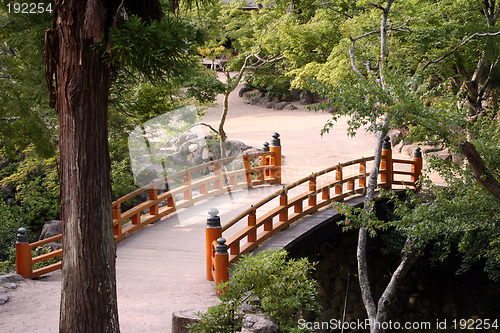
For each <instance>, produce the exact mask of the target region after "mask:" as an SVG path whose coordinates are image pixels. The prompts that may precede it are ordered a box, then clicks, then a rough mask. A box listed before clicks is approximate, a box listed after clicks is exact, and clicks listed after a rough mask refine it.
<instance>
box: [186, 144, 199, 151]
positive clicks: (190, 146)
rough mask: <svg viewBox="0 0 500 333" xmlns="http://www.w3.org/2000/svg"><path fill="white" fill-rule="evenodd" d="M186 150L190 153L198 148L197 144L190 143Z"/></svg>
mask: <svg viewBox="0 0 500 333" xmlns="http://www.w3.org/2000/svg"><path fill="white" fill-rule="evenodd" d="M188 150H189V152H190V153H194V152H195V151H197V150H198V145H197V144H196V143H192V144H190V145H189V146H188Z"/></svg>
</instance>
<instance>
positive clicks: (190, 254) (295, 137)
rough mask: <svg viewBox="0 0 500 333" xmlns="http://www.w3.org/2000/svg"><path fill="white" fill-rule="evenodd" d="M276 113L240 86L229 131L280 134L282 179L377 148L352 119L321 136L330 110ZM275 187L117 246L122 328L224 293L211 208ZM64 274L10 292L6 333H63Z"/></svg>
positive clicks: (256, 137) (258, 142)
mask: <svg viewBox="0 0 500 333" xmlns="http://www.w3.org/2000/svg"><path fill="white" fill-rule="evenodd" d="M296 106H297V107H298V109H297V110H293V111H290V110H286V111H276V110H271V109H265V108H262V107H258V106H253V105H249V104H246V103H245V102H244V101H243V100H242V99H240V98H239V97H238V93H237V91H235V92H234V93H233V94H232V95H231V97H230V110H229V115H228V119H227V123H226V127H225V130H226V132H227V134H228V137H229V138H230V139H233V140H240V141H243V142H245V143H246V144H248V145H252V146H257V147H261V146H262V144H263V143H264V142H265V141H270V139H271V137H270V136H271V134H272V133H273V132H278V133H280V135H281V143H282V154H283V155H284V157H285V160H284V165H283V182H284V183H288V182H290V181H293V180H296V179H299V178H302V177H303V176H305V175H308V174H310V173H311V172H314V171H318V170H321V169H323V168H325V167H327V166H331V165H334V164H337V163H340V162H343V161H348V160H352V159H356V158H359V157H362V156H369V155H372V154H373V147H374V144H375V142H374V141H375V140H374V137H373V135H371V134H369V133H365V132H363V133H359V134H358V135H357V136H356V137H354V138H350V137H348V136H347V135H346V133H347V122H346V119H341V120H340V122H339V123H338V124H337V126H335V127H334V128H333V129H332V131H331V133H330V134H326V135H325V136H324V137H321V136H320V131H321V128H322V127H323V125H324V124H325V123H326V121H327V120H328V119H329V117H330V116H329V114H327V113H315V112H312V111H307V110H306V109H305V108H304V107H303V106H300V105H298V104H296ZM221 109H222V108H221V107H220V106H219V107H217V108H210V109H208V110H207V113H206V115H205V117H204V119H203V121H204V122H206V123H210V124H211V125H213V126H217V125H218V120H219V118H220V114H221ZM267 193H269V192H267V191H265V192H263V191H262V190H258V189H255V190H254V191H251V192H249V195H248V196H245V197H244V198H240V200H237V202H231V201H229V200H228V198H227V197H221V198H217V199H214V201H210V202H209V203H207V204H204V205H202V206H200V207H198V208H196V207H194V208H190V209H189V210H190V218H191V220H189V221H188V220H185V219H182V221H179V219H178V218H175V217H173V218H170V219H167V220H163V221H160V222H158V223H157V224H155V225H153V226H151V227H148V228H145V230H143V231H141V232H139V233H137V234H136V235H133V236H132V237H130V238H128V239H126V240H125V241H123V242H122V243H120V244H119V245H118V253H117V288H118V307H119V316H120V327H121V332H123V333H138V332H148V333H149V332H170V330H171V316H172V312H174V311H178V310H185V309H189V308H195V309H200V310H201V309H205V308H206V307H208V306H210V305H212V304H215V303H216V302H217V298H216V296H215V293H214V289H213V283H211V282H209V281H206V279H205V263H204V260H205V254H204V249H205V248H204V247H205V244H204V231H203V229H204V226H205V223H206V216H207V214H206V212H207V210H208V209H209V208H211V207H217V208H218V209H219V210H220V211H221V219H222V221H227V220H229V218H230V217H231V215H235V214H236V213H237V212H238V211H240V210H239V207H245V208H247V207H248V205H249V204H250V203H251V202H254V201H257V198H261V197H262V196H264V195H265V194H267ZM60 282H61V273H60V272H54V273H51V274H49V275H48V276H45V277H43V278H41V279H39V280H25V281H23V282H21V283H20V284H19V286H18V288H17V289H16V290H12V291H10V292H9V297H10V300H9V302H8V303H6V304H5V305H2V306H0V332H20V331H26V332H57V331H58V316H59V299H60Z"/></svg>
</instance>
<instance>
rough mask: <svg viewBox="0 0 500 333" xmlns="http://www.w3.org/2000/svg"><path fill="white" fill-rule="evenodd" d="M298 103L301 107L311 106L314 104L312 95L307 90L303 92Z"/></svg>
mask: <svg viewBox="0 0 500 333" xmlns="http://www.w3.org/2000/svg"><path fill="white" fill-rule="evenodd" d="M299 103H300V104H302V105H309V104H313V103H314V97H313V94H312V93H311V92H310V91H308V90H304V91H303V92H301V93H300V99H299Z"/></svg>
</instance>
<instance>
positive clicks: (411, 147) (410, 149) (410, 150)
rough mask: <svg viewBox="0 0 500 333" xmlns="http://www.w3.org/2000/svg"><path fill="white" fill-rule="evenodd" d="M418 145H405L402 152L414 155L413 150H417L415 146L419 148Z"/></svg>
mask: <svg viewBox="0 0 500 333" xmlns="http://www.w3.org/2000/svg"><path fill="white" fill-rule="evenodd" d="M417 147H418V145H404V146H403V147H402V148H401V154H403V155H407V156H413V152H414V151H415V148H417Z"/></svg>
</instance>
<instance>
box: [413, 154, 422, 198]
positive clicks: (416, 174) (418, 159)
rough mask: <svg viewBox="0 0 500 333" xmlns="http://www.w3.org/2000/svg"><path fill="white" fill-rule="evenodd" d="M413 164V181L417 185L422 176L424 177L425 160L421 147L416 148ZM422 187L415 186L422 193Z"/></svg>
mask: <svg viewBox="0 0 500 333" xmlns="http://www.w3.org/2000/svg"><path fill="white" fill-rule="evenodd" d="M413 162H414V163H413V164H412V165H411V172H412V175H411V181H412V182H414V183H416V182H417V181H418V179H419V178H420V176H421V175H422V167H423V159H422V149H420V147H417V148H415V151H414V152H413ZM420 188H421V186H418V185H417V184H415V189H416V190H417V191H420Z"/></svg>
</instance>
